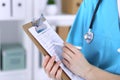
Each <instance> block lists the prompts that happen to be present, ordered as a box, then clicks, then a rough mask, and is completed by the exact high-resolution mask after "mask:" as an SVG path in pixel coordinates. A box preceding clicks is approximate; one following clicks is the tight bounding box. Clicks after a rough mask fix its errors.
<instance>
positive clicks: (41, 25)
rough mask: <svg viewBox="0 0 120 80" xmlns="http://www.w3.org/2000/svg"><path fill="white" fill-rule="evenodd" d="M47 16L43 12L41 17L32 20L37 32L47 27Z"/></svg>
mask: <svg viewBox="0 0 120 80" xmlns="http://www.w3.org/2000/svg"><path fill="white" fill-rule="evenodd" d="M45 20H46V18H45V17H44V15H43V14H41V16H40V18H39V19H38V20H36V21H35V20H33V21H32V26H33V27H35V29H36V31H37V33H40V32H41V31H43V30H44V29H45V28H46V25H44V21H45Z"/></svg>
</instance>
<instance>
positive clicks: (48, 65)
mask: <svg viewBox="0 0 120 80" xmlns="http://www.w3.org/2000/svg"><path fill="white" fill-rule="evenodd" d="M54 61H55V56H53V57H52V58H51V59H50V60H49V62H48V64H47V66H46V68H45V71H46V72H47V74H48V75H49V76H50V70H51V69H52V67H53V65H54Z"/></svg>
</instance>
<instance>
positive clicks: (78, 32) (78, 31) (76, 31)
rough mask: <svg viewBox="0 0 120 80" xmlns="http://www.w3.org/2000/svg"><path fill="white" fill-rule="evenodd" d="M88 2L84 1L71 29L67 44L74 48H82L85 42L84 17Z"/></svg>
mask: <svg viewBox="0 0 120 80" xmlns="http://www.w3.org/2000/svg"><path fill="white" fill-rule="evenodd" d="M85 1H86V0H84V1H83V2H82V4H81V6H80V8H79V10H78V12H77V15H76V18H75V21H74V23H73V25H72V27H71V29H70V32H69V34H68V37H67V40H66V42H68V43H70V44H72V45H74V46H82V41H83V27H84V21H85V20H84V16H85V12H86V11H85V10H86V9H85V8H86V5H87V4H86V2H85Z"/></svg>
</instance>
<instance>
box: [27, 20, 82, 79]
mask: <svg viewBox="0 0 120 80" xmlns="http://www.w3.org/2000/svg"><path fill="white" fill-rule="evenodd" d="M29 31H30V33H31V34H32V35H33V36H34V37H35V39H36V40H37V41H38V42H39V43H40V44H41V45H42V46H43V48H44V49H45V50H46V51H47V52H48V53H49V54H50V56H56V61H59V60H62V47H63V46H58V45H55V43H59V44H61V45H63V42H64V41H63V40H62V39H61V38H60V37H59V36H58V34H57V33H56V32H55V31H54V30H53V29H52V28H51V26H50V25H49V24H48V22H47V21H45V22H44V28H41V30H40V31H39V32H37V31H36V28H35V27H34V26H33V27H31V28H29ZM60 67H61V68H62V69H63V70H64V72H65V73H66V74H67V75H68V76H69V77H70V78H71V80H83V79H82V78H80V77H79V76H76V75H74V74H73V73H72V72H71V71H70V70H68V69H67V68H66V67H65V66H64V64H63V63H61V65H60Z"/></svg>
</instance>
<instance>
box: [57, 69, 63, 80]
mask: <svg viewBox="0 0 120 80" xmlns="http://www.w3.org/2000/svg"><path fill="white" fill-rule="evenodd" d="M61 75H62V69H61V68H59V69H58V71H57V74H56V79H57V80H62V79H61Z"/></svg>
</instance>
